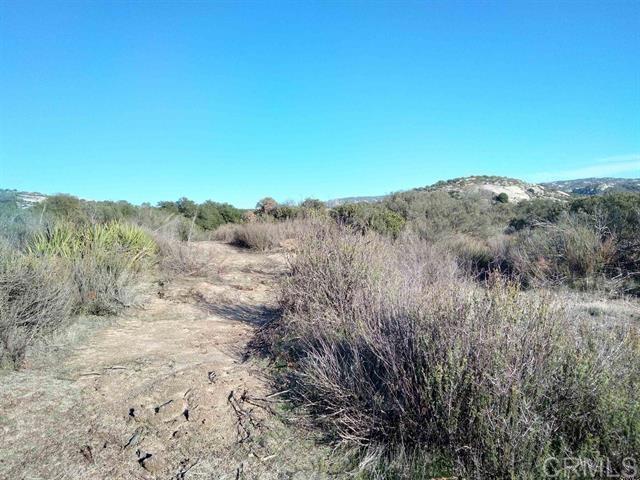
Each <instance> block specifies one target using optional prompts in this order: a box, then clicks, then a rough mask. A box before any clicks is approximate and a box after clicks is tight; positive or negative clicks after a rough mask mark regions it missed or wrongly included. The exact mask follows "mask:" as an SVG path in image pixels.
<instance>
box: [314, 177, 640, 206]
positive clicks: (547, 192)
mask: <svg viewBox="0 0 640 480" xmlns="http://www.w3.org/2000/svg"><path fill="white" fill-rule="evenodd" d="M436 190H444V191H448V192H451V193H453V194H458V193H460V194H462V193H479V194H486V195H491V196H493V197H497V196H498V195H500V194H501V193H504V194H506V195H507V196H508V198H509V201H511V202H520V201H522V200H531V199H534V198H551V199H555V200H566V199H568V198H569V197H570V196H571V195H601V194H603V193H607V192H640V179H639V178H631V179H628V178H584V179H579V180H560V181H555V182H546V183H540V184H536V183H527V182H525V181H523V180H518V179H516V178H508V177H498V176H488V175H474V176H471V177H461V178H454V179H451V180H444V181H440V182H436V183H434V184H433V185H429V186H426V187H418V188H414V189H413V190H411V191H419V192H420V191H423V192H424V191H426V192H429V191H436ZM386 197H387V196H386V195H380V196H374V197H348V198H337V199H333V200H329V201H327V202H326V204H327V206H328V207H335V206H337V205H343V204H346V203H360V202H364V203H373V202H379V201H381V200H384V199H385V198H386Z"/></svg>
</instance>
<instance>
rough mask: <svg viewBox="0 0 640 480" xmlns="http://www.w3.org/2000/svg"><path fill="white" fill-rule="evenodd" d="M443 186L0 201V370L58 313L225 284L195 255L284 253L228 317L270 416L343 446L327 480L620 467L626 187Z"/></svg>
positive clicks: (631, 233)
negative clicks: (246, 205)
mask: <svg viewBox="0 0 640 480" xmlns="http://www.w3.org/2000/svg"><path fill="white" fill-rule="evenodd" d="M478 178H485V177H478ZM499 180H500V179H497V178H496V179H491V181H492V182H498V181H499ZM460 182H461V179H457V180H456V181H455V182H453V184H455V185H459V184H460ZM451 185H452V182H443V183H442V185H441V186H442V187H443V188H437V185H436V186H434V187H431V188H425V189H416V190H412V191H408V192H400V193H396V194H393V195H390V196H388V197H384V198H382V199H380V200H379V201H376V202H362V203H349V204H343V205H336V206H334V207H332V208H329V207H327V206H326V205H325V203H323V202H321V201H320V200H316V199H307V200H305V201H304V202H301V203H300V204H279V203H278V202H277V201H276V200H274V199H273V198H270V197H267V198H264V199H262V200H261V201H260V202H258V204H257V205H256V208H255V209H252V210H240V209H236V208H234V207H232V206H230V205H228V204H221V203H215V202H211V201H208V202H204V203H202V204H197V203H195V202H193V201H191V200H188V199H186V198H182V199H180V200H178V201H176V202H160V203H159V204H158V205H157V206H151V205H142V206H134V205H131V204H129V203H126V202H87V201H83V200H80V199H77V198H75V197H71V196H68V195H56V196H52V197H48V198H46V199H45V200H44V201H42V202H40V203H36V204H34V205H32V206H30V207H28V208H19V206H18V203H17V202H16V201H15V200H16V199H15V198H14V197H12V194H11V192H6V191H5V192H4V193H3V197H2V198H0V200H1V201H0V223H1V226H2V228H1V229H0V232H1V233H0V359H1V360H2V364H3V365H4V366H5V367H8V368H20V367H21V366H22V365H23V364H24V361H25V358H26V356H27V355H28V352H29V348H30V346H31V345H33V344H34V343H36V342H38V341H39V340H41V339H43V338H47V336H50V335H52V334H54V333H55V332H56V331H59V330H61V329H65V328H67V326H68V325H69V324H70V323H71V322H73V321H77V320H78V319H80V318H82V317H83V316H114V315H122V313H123V311H124V309H126V307H129V306H132V305H136V304H137V303H139V302H140V292H142V291H143V290H144V288H145V285H148V284H149V283H150V282H151V281H152V280H154V281H157V279H158V278H162V279H171V278H181V279H185V278H189V277H195V278H204V277H206V276H207V275H210V274H211V273H212V272H211V269H212V268H213V267H212V265H213V264H215V263H216V262H219V265H216V266H215V268H216V269H217V270H216V271H218V272H222V271H223V270H224V268H225V266H224V261H220V260H219V259H217V260H215V261H214V260H213V258H209V257H207V253H206V252H207V251H210V249H208V248H199V247H198V244H199V241H201V240H206V241H207V242H203V245H205V244H206V245H209V246H211V245H217V246H218V247H220V244H221V243H225V244H228V245H225V246H224V248H226V249H228V250H231V251H236V252H243V253H242V255H245V256H247V258H255V259H256V260H255V261H256V262H258V263H259V262H267V263H265V265H267V264H268V262H270V261H273V260H272V259H273V258H276V257H274V255H279V257H278V258H282V256H286V258H287V263H286V266H283V268H282V269H281V270H278V269H274V268H271V270H270V271H274V272H275V271H278V272H279V273H278V278H279V280H278V282H279V283H278V286H277V288H276V289H275V293H274V295H275V296H276V297H277V305H276V306H274V307H273V308H272V307H270V309H269V310H268V311H266V310H261V311H260V312H261V313H259V314H258V313H256V315H258V316H259V321H258V320H257V319H254V318H250V317H251V315H252V313H251V312H253V310H248V309H239V310H238V311H240V310H241V311H242V312H243V317H242V318H243V321H245V322H249V323H255V324H259V328H258V329H257V330H256V332H257V333H256V336H255V338H254V339H253V341H251V342H250V347H251V348H250V349H249V351H248V355H249V356H253V357H254V358H266V359H268V365H269V366H268V367H264V365H265V364H264V362H263V363H262V364H261V365H263V368H266V370H267V372H268V373H269V378H270V379H271V382H272V385H271V386H272V388H273V389H274V392H277V394H278V401H279V402H285V403H284V404H283V405H281V406H283V407H286V409H287V411H288V412H290V414H291V415H294V417H295V419H296V421H301V422H302V424H303V425H305V426H307V427H309V428H310V429H312V430H313V431H315V432H321V433H322V438H321V439H318V440H317V441H319V442H320V443H324V444H328V445H330V446H332V447H334V448H335V450H334V451H335V452H336V453H337V452H341V453H342V454H343V458H344V462H343V466H342V470H341V473H340V472H338V473H340V474H345V475H349V476H356V477H360V478H371V479H374V478H375V479H378V478H436V477H458V478H505V479H506V478H509V479H512V478H531V479H534V478H541V477H543V476H544V475H545V474H549V472H548V471H546V470H545V468H547V466H546V464H545V463H544V459H545V458H549V457H554V458H564V457H579V458H589V459H606V461H607V462H608V463H607V465H608V468H609V469H610V471H611V472H613V473H615V474H624V473H625V472H628V468H629V463H628V461H629V459H630V458H632V459H635V461H636V462H637V461H638V460H639V459H638V452H640V388H638V387H639V385H640V331H639V326H640V325H639V323H638V322H639V320H640V315H639V314H638V312H640V308H639V306H638V296H639V295H640V195H639V194H637V193H633V192H613V193H610V194H605V195H600V196H592V197H567V198H562V197H561V196H559V195H556V196H553V197H550V198H544V197H540V198H532V199H530V200H521V201H514V200H513V199H512V197H511V196H510V195H508V194H506V193H505V194H498V195H496V194H491V193H489V192H482V191H481V190H477V189H476V190H468V191H467V190H465V191H455V192H454V191H450V190H447V188H449V187H450V186H451ZM243 258H244V257H243ZM256 265H257V264H256ZM251 268H252V269H253V270H251V272H250V273H251V275H253V277H251V278H254V277H255V276H256V275H260V273H259V272H260V271H261V270H260V268H262V267H260V268H259V267H257V266H255V267H251ZM265 268H266V267H265ZM238 271H239V270H238ZM234 275H235V274H234ZM274 275H275V274H274ZM233 282H235V283H232V284H230V285H227V287H229V289H230V290H233V291H250V289H251V288H255V286H251V285H244V284H242V282H241V279H240V278H239V277H238V278H236V277H234V279H233ZM160 284H161V285H162V281H161V283H160ZM194 285H197V284H194ZM190 288H191V287H190ZM193 288H195V287H193ZM212 288H213V287H212ZM216 288H219V286H218V287H216ZM234 289H235V290H234ZM180 295H183V296H182V297H176V298H186V297H185V295H186V296H188V295H190V294H188V293H182V294H180ZM201 297H202V296H200V297H198V298H199V299H200V300H199V301H200V302H204V300H203V298H204V297H202V298H201ZM207 301H209V300H207ZM616 302H617V303H616ZM203 305H204V306H201V307H202V308H214V307H213V306H211V305H214V302H210V303H206V302H205V304H203ZM206 305H210V306H209V307H207V306H206ZM611 305H624V308H620V309H618V310H615V309H614V307H612V306H611ZM225 308H226V307H225ZM225 308H222V307H220V306H215V309H216V310H215V311H216V312H219V313H220V312H222V313H225V312H227V313H228V312H231V309H229V308H226V309H225ZM616 308H617V307H616ZM256 312H258V310H256ZM265 312H266V313H265ZM620 312H622V313H620ZM222 313H220V314H222ZM212 340H213V339H212ZM258 361H262V360H258ZM236 393H237V392H236ZM230 398H232V399H233V398H235V397H233V392H232V396H231V397H230ZM243 398H249V397H245V396H243ZM243 401H244V400H243ZM234 405H236V404H234ZM237 405H239V404H237ZM237 405H236V406H237ZM267 410H269V409H266V410H265V411H267ZM234 411H235V412H236V413H238V410H234ZM272 413H273V412H272ZM238 415H240V416H239V417H238V418H240V419H241V420H242V419H243V418H244V417H242V415H244V414H242V412H241V414H238ZM247 421H248V420H247ZM275 461H277V460H275ZM141 465H142V463H141ZM636 465H637V464H636ZM332 468H334V467H332ZM625 469H626V470H625ZM333 473H336V472H333ZM565 473H566V472H565ZM565 473H562V472H561V473H559V474H558V475H557V476H556V478H564V477H562V475H564V474H565ZM238 478H240V477H238ZM567 478H572V477H570V475H569V476H567Z"/></svg>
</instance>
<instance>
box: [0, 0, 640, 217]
mask: <svg viewBox="0 0 640 480" xmlns="http://www.w3.org/2000/svg"><path fill="white" fill-rule="evenodd" d="M469 174H498V175H506V176H513V177H520V178H524V179H526V180H531V181H539V180H540V181H541V180H546V179H553V178H568V177H584V176H592V175H599V176H603V175H611V176H626V177H631V176H640V2H638V1H626V2H619V1H595V2H582V1H571V2H567V1H560V2H558V1H534V2H533V1H532V2H511V1H509V2H503V1H500V2H486V1H482V2H481V1H471V0H469V1H465V2H450V1H436V2H432V1H425V2H405V1H393V2H392V1H388V2H373V1H367V2H356V1H322V2H314V1H302V0H297V1H292V2H283V1H273V2H268V1H260V2H252V1H240V0H238V1H234V2H226V1H222V2H218V1H207V2H204V1H203V2H194V1H179V2H178V1H176V2H170V1H153V2H151V1H149V2H147V1H117V2H115V1H99V2H98V1H73V2H61V1H56V2H53V1H52V2H32V1H22V0H20V1H19V0H0V187H6V188H7V187H8V188H17V189H22V190H36V191H41V192H44V193H54V192H68V193H73V194H75V195H78V196H81V197H84V198H90V199H127V200H130V201H133V202H136V203H139V202H143V201H151V202H156V201H158V200H161V199H176V198H178V197H180V196H183V195H185V196H188V197H190V198H193V199H195V200H199V201H201V200H204V199H207V198H211V199H214V200H218V201H229V202H231V203H233V204H235V205H238V206H241V207H251V206H253V205H254V204H255V202H256V201H257V200H258V199H259V198H261V197H263V196H266V195H271V196H273V197H275V198H276V199H277V200H280V201H283V200H295V201H298V200H302V199H303V198H305V197H307V196H312V197H318V198H321V199H328V198H334V197H342V196H351V195H371V194H383V193H388V192H390V191H395V190H399V189H406V188H411V187H416V186H422V185H426V184H430V183H433V182H434V181H437V180H441V179H447V178H451V177H458V176H464V175H469Z"/></svg>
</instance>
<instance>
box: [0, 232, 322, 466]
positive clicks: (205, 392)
mask: <svg viewBox="0 0 640 480" xmlns="http://www.w3.org/2000/svg"><path fill="white" fill-rule="evenodd" d="M194 248H198V249H202V250H203V253H206V255H208V256H209V257H208V258H211V261H212V268H211V275H209V276H207V277H199V278H193V277H191V278H189V277H179V278H176V279H173V280H171V281H168V282H163V283H162V285H161V286H159V287H157V289H156V290H157V291H156V292H154V295H153V296H152V297H151V299H150V300H149V301H148V302H146V303H145V304H144V306H143V307H141V308H137V309H130V310H128V311H127V312H126V314H125V315H123V317H122V318H118V319H117V320H116V321H115V322H113V323H112V324H111V325H108V326H105V327H104V328H102V329H100V330H99V331H98V332H96V333H95V334H94V335H93V336H92V337H91V338H90V339H88V341H86V342H84V343H83V344H82V345H81V346H78V347H77V348H75V349H74V350H73V351H72V352H71V353H69V354H68V355H65V356H63V357H61V358H60V359H59V363H58V364H56V365H47V364H46V362H40V363H38V362H36V363H34V364H32V365H31V366H28V367H27V368H26V369H25V370H22V371H20V372H5V373H4V374H3V376H2V377H1V378H0V383H1V384H0V405H1V406H2V413H1V414H0V432H2V441H1V443H2V447H1V449H2V455H1V456H0V457H1V458H0V477H2V478H92V479H94V478H141V479H152V478H176V479H182V478H232V479H239V478H321V477H324V476H326V475H327V471H328V470H329V469H330V467H329V466H328V463H327V461H326V459H327V458H328V455H327V452H326V451H324V450H323V449H322V448H320V447H318V446H317V445H315V444H314V443H313V441H312V439H311V438H310V437H309V436H308V435H305V434H302V433H301V432H300V431H298V430H296V429H294V428H292V427H291V426H287V425H286V422H284V421H283V418H284V417H283V416H282V415H280V414H276V410H278V405H277V402H276V397H275V396H273V392H271V391H270V390H269V389H268V387H267V382H266V380H265V378H264V366H263V365H261V364H260V363H259V362H256V361H244V360H243V353H244V352H245V348H246V345H247V342H248V341H249V340H250V339H251V337H252V335H253V332H254V330H255V328H256V326H258V325H260V324H261V323H263V322H264V321H266V320H268V319H269V318H270V317H271V316H272V315H274V314H275V311H274V304H273V291H272V290H273V289H272V287H273V282H274V278H275V277H276V276H277V275H278V274H280V273H281V272H282V271H283V270H284V268H285V260H284V258H283V256H282V255H279V254H256V253H249V252H246V251H242V250H238V249H235V248H233V247H230V246H228V245H224V244H220V243H215V242H201V243H199V244H197V245H196V246H195V247H194Z"/></svg>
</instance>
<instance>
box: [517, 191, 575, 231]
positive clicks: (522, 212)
mask: <svg viewBox="0 0 640 480" xmlns="http://www.w3.org/2000/svg"><path fill="white" fill-rule="evenodd" d="M567 208H568V206H567V204H566V203H564V202H560V201H558V200H551V199H546V198H536V199H533V200H525V201H522V202H519V203H518V204H517V205H515V207H514V212H513V213H514V214H513V217H512V218H511V220H510V221H509V226H510V227H511V228H512V229H513V230H523V229H525V228H535V227H537V226H540V225H545V224H548V223H555V222H557V221H558V220H559V219H560V216H561V214H562V213H563V212H565V211H567Z"/></svg>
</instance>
